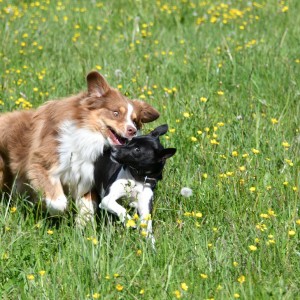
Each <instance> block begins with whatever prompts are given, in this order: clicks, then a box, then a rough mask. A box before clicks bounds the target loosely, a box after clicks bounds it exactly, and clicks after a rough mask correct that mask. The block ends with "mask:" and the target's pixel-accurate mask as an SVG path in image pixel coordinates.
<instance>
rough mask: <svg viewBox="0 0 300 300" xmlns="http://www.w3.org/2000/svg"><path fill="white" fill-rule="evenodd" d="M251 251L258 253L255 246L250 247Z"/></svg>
mask: <svg viewBox="0 0 300 300" xmlns="http://www.w3.org/2000/svg"><path fill="white" fill-rule="evenodd" d="M249 249H250V250H251V251H256V250H257V247H256V246H255V245H250V246H249Z"/></svg>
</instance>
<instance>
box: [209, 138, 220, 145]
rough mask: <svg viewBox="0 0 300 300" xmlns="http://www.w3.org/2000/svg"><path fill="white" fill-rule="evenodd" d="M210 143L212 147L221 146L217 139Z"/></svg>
mask: <svg viewBox="0 0 300 300" xmlns="http://www.w3.org/2000/svg"><path fill="white" fill-rule="evenodd" d="M210 143H211V144H212V145H219V144H220V143H219V142H218V141H217V140H216V139H212V140H210Z"/></svg>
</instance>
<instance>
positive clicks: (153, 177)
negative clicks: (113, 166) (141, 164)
mask: <svg viewBox="0 0 300 300" xmlns="http://www.w3.org/2000/svg"><path fill="white" fill-rule="evenodd" d="M123 168H124V169H127V170H128V171H129V172H130V174H131V175H132V177H133V178H134V179H135V180H136V181H139V182H142V183H144V184H149V185H150V187H151V189H152V190H153V189H155V187H156V184H157V181H159V180H161V179H162V170H163V164H162V163H160V164H157V165H156V166H155V167H154V168H152V169H151V170H146V169H136V168H133V167H131V166H126V165H124V166H123Z"/></svg>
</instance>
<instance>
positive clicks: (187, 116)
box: [183, 112, 191, 118]
mask: <svg viewBox="0 0 300 300" xmlns="http://www.w3.org/2000/svg"><path fill="white" fill-rule="evenodd" d="M183 116H184V117H185V118H189V117H190V116H191V115H190V114H189V113H188V112H184V113H183Z"/></svg>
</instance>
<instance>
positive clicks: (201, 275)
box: [200, 273, 208, 279]
mask: <svg viewBox="0 0 300 300" xmlns="http://www.w3.org/2000/svg"><path fill="white" fill-rule="evenodd" d="M200 277H201V278H202V279H207V278H208V276H207V275H206V274H203V273H201V274H200Z"/></svg>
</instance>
